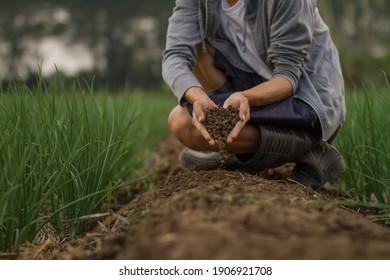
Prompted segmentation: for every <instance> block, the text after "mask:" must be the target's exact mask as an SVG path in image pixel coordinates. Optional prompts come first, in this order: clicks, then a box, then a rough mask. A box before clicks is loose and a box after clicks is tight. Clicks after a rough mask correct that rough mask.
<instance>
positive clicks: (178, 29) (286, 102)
mask: <svg viewBox="0 0 390 280" xmlns="http://www.w3.org/2000/svg"><path fill="white" fill-rule="evenodd" d="M163 77H164V79H165V81H166V82H167V84H168V85H169V86H170V87H171V89H172V91H173V93H174V94H175V96H176V97H177V98H178V101H179V105H178V106H176V107H175V108H174V109H173V110H172V111H171V113H170V115H169V119H168V124H169V128H170V130H171V132H172V133H173V134H174V135H175V136H176V137H177V139H178V140H179V141H180V142H181V143H183V144H184V145H185V146H186V147H187V148H185V149H184V150H183V151H182V152H181V153H180V155H179V160H180V162H181V163H182V164H183V165H184V166H194V167H196V168H198V169H213V168H218V167H219V158H218V153H217V151H218V146H217V145H216V139H212V137H211V136H210V134H209V132H208V131H207V130H206V128H205V126H204V125H203V121H204V119H205V110H206V109H207V108H210V107H215V106H223V107H225V108H227V107H228V106H235V107H237V108H238V109H239V117H240V120H239V121H238V123H237V124H236V126H235V127H234V128H233V130H232V131H231V133H230V134H229V136H228V138H227V145H226V148H227V150H228V152H229V158H228V160H227V161H226V163H225V165H226V166H228V167H229V166H234V167H238V168H240V167H243V168H244V167H249V168H251V169H253V168H256V169H258V170H262V169H265V168H272V167H277V166H280V165H283V164H285V163H288V162H294V163H296V164H295V167H294V170H293V174H292V177H293V179H294V180H296V181H298V182H300V183H302V184H304V185H307V186H310V187H312V188H314V189H318V188H320V187H322V186H323V185H324V184H325V183H326V182H331V183H334V182H335V181H336V180H337V179H338V178H339V177H340V176H341V174H342V173H343V172H344V171H345V163H344V161H343V159H342V157H341V155H340V153H339V152H338V151H337V150H336V149H335V148H334V147H333V146H332V145H331V142H332V141H333V139H334V138H335V137H336V135H337V131H338V130H339V128H340V126H341V124H342V122H343V121H344V119H345V101H344V84H343V77H342V73H341V68H340V63H339V57H338V52H337V49H336V47H335V45H334V44H333V42H332V40H331V36H330V34H329V29H328V27H327V26H326V24H325V23H324V22H323V20H322V18H321V16H320V14H319V11H318V9H317V7H316V1H315V0H302V1H284V0H176V5H175V8H174V10H173V14H172V16H171V17H170V19H169V26H168V31H167V42H166V48H165V50H164V56H163Z"/></svg>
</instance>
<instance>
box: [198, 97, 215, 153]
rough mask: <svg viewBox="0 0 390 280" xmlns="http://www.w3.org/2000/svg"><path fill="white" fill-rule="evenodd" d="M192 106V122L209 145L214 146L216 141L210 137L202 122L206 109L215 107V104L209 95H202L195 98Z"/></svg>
mask: <svg viewBox="0 0 390 280" xmlns="http://www.w3.org/2000/svg"><path fill="white" fill-rule="evenodd" d="M192 106H193V107H192V108H193V109H192V124H193V125H194V126H195V127H196V129H197V130H198V131H199V132H200V133H201V134H202V136H203V137H204V139H205V140H206V141H207V142H208V143H209V145H210V146H214V145H215V143H216V142H215V140H214V139H213V138H211V136H210V134H209V133H208V131H207V129H206V128H205V126H204V125H203V122H204V120H205V111H206V109H207V108H212V107H217V105H216V104H215V103H214V102H213V101H212V100H211V99H210V98H209V97H202V98H199V99H197V100H196V101H195V102H194V103H193V105H192Z"/></svg>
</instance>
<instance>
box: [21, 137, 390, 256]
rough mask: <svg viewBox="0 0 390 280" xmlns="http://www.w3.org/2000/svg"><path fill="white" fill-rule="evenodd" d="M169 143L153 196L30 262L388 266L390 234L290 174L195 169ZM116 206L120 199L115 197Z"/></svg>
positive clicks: (46, 248)
mask: <svg viewBox="0 0 390 280" xmlns="http://www.w3.org/2000/svg"><path fill="white" fill-rule="evenodd" d="M180 149H181V146H180V145H179V144H178V143H177V142H176V141H175V140H173V139H169V140H168V141H167V142H164V143H163V144H162V145H161V148H160V151H159V153H158V154H157V155H155V156H154V157H153V158H152V159H150V161H149V162H148V163H147V165H148V166H154V167H157V166H158V168H159V170H160V172H159V176H158V177H157V182H156V185H155V187H154V188H152V189H150V190H149V191H147V192H145V193H139V194H137V195H134V194H133V195H131V196H129V199H130V201H129V202H128V203H125V202H124V200H125V199H124V197H126V196H125V194H124V192H123V191H122V192H121V193H118V194H117V195H120V196H121V197H122V199H121V200H120V201H121V203H125V204H122V205H120V209H119V210H118V211H117V212H116V213H113V215H112V216H111V217H110V218H109V219H107V220H105V221H101V222H100V223H99V225H97V226H96V227H95V229H94V230H92V231H91V232H89V233H88V234H87V235H86V236H85V237H84V238H81V239H80V240H76V241H71V242H60V243H55V242H54V241H53V242H51V243H50V240H46V241H45V242H42V244H41V245H39V246H35V247H34V248H33V249H30V250H27V249H26V250H24V252H21V254H20V255H19V258H35V259H390V250H389V249H388V248H389V244H390V243H389V242H390V231H389V228H387V227H385V226H383V225H381V224H376V223H373V222H371V221H370V219H369V217H367V216H366V215H363V214H361V213H359V211H356V210H352V209H347V208H345V207H339V206H336V205H334V204H333V203H332V202H334V201H335V199H336V198H335V197H334V196H333V195H332V196H330V195H329V192H328V191H327V190H326V189H323V190H322V191H321V192H320V193H317V192H314V191H312V190H311V189H310V188H306V187H304V186H302V185H299V184H296V183H294V182H292V181H291V180H288V176H289V174H290V171H291V167H289V166H285V167H283V168H281V169H272V170H268V171H266V172H262V173H258V174H249V173H246V172H244V171H240V170H237V171H227V170H214V171H195V170H191V169H182V168H181V167H180V166H179V165H178V163H177V154H178V152H179V151H180ZM117 201H119V199H117Z"/></svg>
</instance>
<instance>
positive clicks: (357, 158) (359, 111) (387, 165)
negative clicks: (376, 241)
mask: <svg viewBox="0 0 390 280" xmlns="http://www.w3.org/2000/svg"><path fill="white" fill-rule="evenodd" d="M389 108H390V87H388V88H386V89H384V90H381V91H378V90H373V89H367V90H366V91H364V92H354V93H351V94H349V95H347V109H348V117H347V121H346V123H345V124H344V126H343V127H342V130H341V132H340V134H339V136H338V138H337V140H336V143H335V145H336V146H337V147H338V148H339V149H340V150H341V152H342V153H343V156H344V158H345V160H346V164H347V171H346V173H345V174H344V175H343V177H342V184H341V188H342V189H343V190H344V191H346V192H347V193H348V194H349V195H350V196H351V197H353V198H354V199H356V200H357V201H358V202H359V203H363V204H366V205H373V204H375V206H377V207H379V208H381V209H382V210H383V215H382V217H380V218H383V219H386V220H390V211H389V208H390V129H389V127H390V115H389V112H388V110H389Z"/></svg>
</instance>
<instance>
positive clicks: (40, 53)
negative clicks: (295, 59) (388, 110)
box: [0, 0, 390, 88]
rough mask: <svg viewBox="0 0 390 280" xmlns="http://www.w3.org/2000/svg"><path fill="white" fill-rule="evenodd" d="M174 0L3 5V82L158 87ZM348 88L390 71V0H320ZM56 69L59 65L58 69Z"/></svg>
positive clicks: (378, 81) (377, 81)
mask: <svg viewBox="0 0 390 280" xmlns="http://www.w3.org/2000/svg"><path fill="white" fill-rule="evenodd" d="M173 6H174V1H173V0H147V1H136V0H116V1H111V2H107V1H100V0H95V1H86V0H61V1H59V0H34V1H29V0H13V1H3V2H2V4H1V9H0V81H2V82H3V83H4V82H6V81H10V80H15V79H21V80H24V81H26V82H33V81H34V80H35V76H36V72H37V69H39V71H41V73H42V74H43V76H44V77H47V78H50V77H51V76H55V73H56V71H59V72H61V73H63V74H64V75H65V76H70V77H71V76H75V75H78V76H83V77H85V78H86V79H87V80H92V79H94V84H95V86H104V87H109V88H122V87H124V86H131V87H142V88H160V87H161V86H162V85H163V83H162V80H161V53H162V51H163V49H164V44H165V32H166V27H167V23H168V18H169V16H170V14H171V12H172V8H173ZM318 6H319V9H320V12H321V13H322V16H323V18H324V19H325V21H326V23H327V24H328V25H329V27H330V29H331V32H332V36H333V38H334V41H335V43H336V45H337V46H338V48H339V51H340V55H341V60H342V66H343V71H344V75H345V80H346V85H347V87H349V88H351V87H361V86H363V85H367V84H373V85H375V86H378V85H379V86H381V85H382V84H384V83H385V82H386V80H385V79H384V78H383V76H384V74H387V75H388V74H389V72H390V52H389V45H390V42H389V38H390V36H389V35H390V34H389V33H390V29H389V28H388V26H389V21H390V18H389V16H388V15H389V12H390V1H388V0H343V1H340V0H318ZM56 68H57V69H56Z"/></svg>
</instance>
